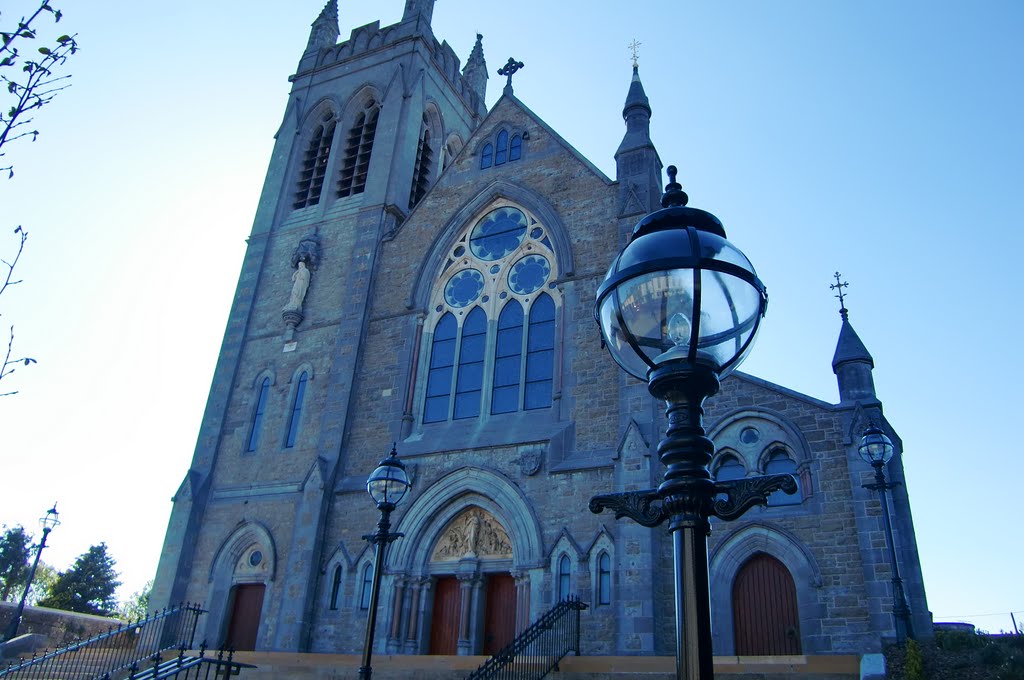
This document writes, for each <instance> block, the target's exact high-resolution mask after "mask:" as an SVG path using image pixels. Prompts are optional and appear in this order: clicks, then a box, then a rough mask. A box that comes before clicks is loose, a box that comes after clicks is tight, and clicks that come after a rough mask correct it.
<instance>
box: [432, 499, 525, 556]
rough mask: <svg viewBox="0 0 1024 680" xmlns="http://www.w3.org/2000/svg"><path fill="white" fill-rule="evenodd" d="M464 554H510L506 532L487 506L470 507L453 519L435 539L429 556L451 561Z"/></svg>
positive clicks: (510, 547)
mask: <svg viewBox="0 0 1024 680" xmlns="http://www.w3.org/2000/svg"><path fill="white" fill-rule="evenodd" d="M464 557H476V558H484V557H490V558H495V557H496V558H511V557H512V543H511V542H510V541H509V538H508V533H507V532H506V531H505V528H504V527H503V526H501V523H500V522H498V520H496V519H495V518H494V516H493V515H491V514H490V513H489V512H487V511H486V510H483V509H481V508H477V507H473V508H469V509H467V510H466V511H465V512H463V513H462V514H460V515H459V516H458V517H456V518H455V519H453V520H452V521H451V522H450V523H449V524H448V526H447V527H446V528H445V530H444V532H443V533H442V534H441V538H440V539H438V541H437V545H436V546H435V547H434V553H433V555H432V556H431V560H432V561H435V562H450V561H453V560H460V559H462V558H464Z"/></svg>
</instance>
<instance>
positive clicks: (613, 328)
mask: <svg viewBox="0 0 1024 680" xmlns="http://www.w3.org/2000/svg"><path fill="white" fill-rule="evenodd" d="M668 176H669V184H668V186H667V187H666V188H665V194H664V196H663V197H662V201H661V204H662V206H663V208H664V209H663V210H659V211H657V212H654V213H651V214H650V215H647V216H646V217H644V218H643V219H642V220H641V221H640V222H639V223H638V224H637V225H636V227H635V228H634V229H633V236H632V238H631V240H630V242H629V244H628V245H627V246H626V247H625V248H624V249H623V250H622V252H621V253H619V255H618V257H617V258H616V259H615V261H614V262H612V265H611V268H610V269H609V270H608V275H607V277H606V278H605V280H604V282H603V283H602V284H601V286H600V288H598V291H597V304H596V310H595V316H596V317H597V320H598V322H599V323H600V325H601V332H602V334H603V337H604V341H605V343H606V344H607V346H608V349H609V351H610V352H611V355H612V358H613V359H615V361H616V363H618V364H619V366H621V367H622V368H623V369H624V370H625V371H626V372H627V373H629V374H630V375H633V376H635V377H637V378H640V379H641V380H646V381H647V382H648V389H649V390H650V392H651V394H652V395H654V396H655V397H657V398H658V399H662V400H664V401H665V404H666V414H667V415H668V430H667V431H666V433H665V438H664V439H663V440H662V441H661V442H660V443H659V444H658V455H659V457H660V459H661V462H662V464H664V465H665V467H666V470H665V473H664V481H663V482H662V483H661V485H660V486H659V487H658V488H657V489H649V490H645V491H634V492H627V493H618V494H608V495H602V496H595V497H594V498H592V499H591V501H590V510H591V511H592V512H595V513H599V512H601V511H602V510H604V509H605V508H607V509H609V510H613V511H614V512H615V517H616V519H618V518H620V517H629V518H630V519H632V520H634V521H636V522H638V523H639V524H642V525H643V526H647V527H656V526H659V525H661V524H663V523H664V522H666V521H668V523H669V526H668V528H669V531H670V532H671V534H672V547H673V556H674V561H675V617H676V676H677V677H678V678H680V679H681V678H687V679H688V680H698V679H700V680H710V679H711V678H713V677H714V668H713V665H712V651H711V599H710V592H709V584H708V546H707V537H708V534H709V533H710V531H711V525H710V522H709V521H708V518H709V517H710V516H712V515H714V516H716V517H719V518H721V519H723V520H732V519H736V518H737V517H739V516H740V515H742V514H743V513H744V512H746V511H747V510H748V509H750V508H751V507H753V506H754V505H756V504H761V505H764V504H766V503H767V502H768V496H769V495H770V494H771V493H772V492H774V491H776V490H779V489H781V490H783V491H785V492H786V493H788V494H792V493H795V492H796V490H797V484H796V479H794V478H793V476H792V475H770V476H766V477H748V478H746V479H738V480H733V481H715V480H713V479H712V478H711V473H710V472H709V470H708V464H709V463H710V462H711V458H712V456H713V455H714V452H715V445H714V442H712V441H711V440H710V439H709V438H708V437H707V436H706V433H705V430H704V425H703V415H704V406H703V405H704V400H705V399H707V398H708V397H710V396H712V395H713V394H715V393H716V392H717V391H718V388H719V384H720V380H721V379H722V378H724V377H725V376H727V375H729V374H730V373H732V372H733V371H734V370H735V369H736V367H737V366H739V364H740V363H741V362H742V361H743V359H744V358H745V357H746V355H747V353H748V352H749V351H750V347H751V345H752V344H753V341H754V336H755V335H757V330H758V327H759V325H760V323H761V319H762V318H763V317H764V313H765V308H766V307H767V304H768V296H767V294H766V293H765V288H764V285H763V284H762V283H761V281H760V280H759V279H758V278H757V275H756V274H755V272H754V267H753V266H752V265H751V264H750V261H749V260H748V259H747V257H746V256H745V255H744V254H743V253H742V252H740V251H739V249H737V248H736V247H735V246H734V245H732V244H731V243H729V241H727V240H726V237H725V229H724V228H723V227H722V223H721V222H720V221H719V220H718V218H717V217H715V216H714V215H712V214H711V213H708V212H705V211H703V210H697V209H695V208H687V207H685V206H686V202H687V200H688V197H687V195H686V193H685V192H683V190H682V187H681V186H680V185H679V184H678V183H676V168H675V167H674V166H669V167H668Z"/></svg>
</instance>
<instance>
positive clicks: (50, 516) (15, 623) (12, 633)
mask: <svg viewBox="0 0 1024 680" xmlns="http://www.w3.org/2000/svg"><path fill="white" fill-rule="evenodd" d="M39 522H40V523H41V524H42V525H43V537H42V538H41V539H40V540H39V547H38V548H37V549H36V557H35V560H33V561H32V569H31V570H29V573H28V582H27V583H25V590H24V591H22V593H21V601H20V602H18V608H17V609H16V610H15V611H14V618H12V619H11V622H10V623H9V624H7V630H6V631H5V632H4V642H7V641H8V640H13V639H14V638H16V637H18V627H19V626H20V625H21V615H22V614H23V613H24V611H25V601H26V600H27V599H28V591H29V590H30V589H31V588H32V580H33V579H35V577H36V568H37V567H38V566H39V557H40V556H41V555H42V554H43V548H45V547H46V537H47V536H49V535H50V532H51V531H53V529H54V527H56V526H57V525H58V524H60V522H59V521H58V520H57V504H56V503H54V504H53V507H52V508H50V509H49V510H47V512H46V517H43V518H42V519H40V520H39Z"/></svg>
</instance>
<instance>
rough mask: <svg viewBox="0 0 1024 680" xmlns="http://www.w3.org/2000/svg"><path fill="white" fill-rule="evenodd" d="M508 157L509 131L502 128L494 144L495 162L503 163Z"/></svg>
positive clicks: (496, 163)
mask: <svg viewBox="0 0 1024 680" xmlns="http://www.w3.org/2000/svg"><path fill="white" fill-rule="evenodd" d="M507 159H508V132H507V131H505V130H502V131H501V132H499V133H498V139H497V140H496V143H495V145H494V164H495V165H501V164H503V163H504V162H505V161H506V160H507Z"/></svg>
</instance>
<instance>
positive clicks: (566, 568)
mask: <svg viewBox="0 0 1024 680" xmlns="http://www.w3.org/2000/svg"><path fill="white" fill-rule="evenodd" d="M571 569H572V563H571V562H570V561H569V556H568V555H562V556H561V557H560V558H559V560H558V599H559V601H561V600H565V599H567V598H568V597H569V595H571V594H572V590H571V587H572V571H571Z"/></svg>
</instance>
